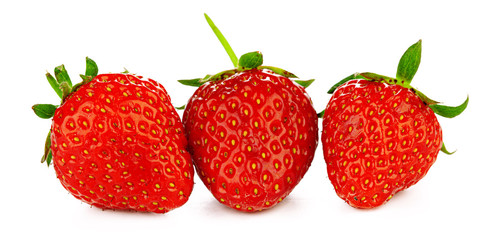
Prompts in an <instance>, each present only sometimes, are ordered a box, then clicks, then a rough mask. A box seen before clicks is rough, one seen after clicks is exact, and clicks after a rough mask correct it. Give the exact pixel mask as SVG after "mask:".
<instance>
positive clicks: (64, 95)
mask: <svg viewBox="0 0 498 240" xmlns="http://www.w3.org/2000/svg"><path fill="white" fill-rule="evenodd" d="M59 87H60V88H61V91H62V101H64V99H66V98H67V96H69V94H71V90H72V87H71V86H69V83H68V82H61V83H60V85H59Z"/></svg>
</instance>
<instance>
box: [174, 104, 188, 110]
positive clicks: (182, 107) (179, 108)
mask: <svg viewBox="0 0 498 240" xmlns="http://www.w3.org/2000/svg"><path fill="white" fill-rule="evenodd" d="M185 106H186V105H183V106H180V107H175V108H176V109H177V110H183V109H185Z"/></svg>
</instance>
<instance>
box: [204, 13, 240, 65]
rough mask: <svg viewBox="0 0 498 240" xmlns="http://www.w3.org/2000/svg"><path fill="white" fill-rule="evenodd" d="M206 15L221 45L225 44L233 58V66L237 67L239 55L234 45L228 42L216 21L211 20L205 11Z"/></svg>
mask: <svg viewBox="0 0 498 240" xmlns="http://www.w3.org/2000/svg"><path fill="white" fill-rule="evenodd" d="M204 17H206V21H207V22H208V24H209V26H210V27H211V29H212V30H213V32H214V34H215V35H216V37H217V38H218V40H219V41H220V43H221V45H223V48H225V51H226V52H227V54H228V56H229V57H230V60H232V63H233V67H234V68H237V67H238V66H239V59H238V58H237V55H235V52H234V51H233V49H232V47H230V44H229V43H228V41H227V39H226V38H225V36H223V34H222V33H221V31H220V30H219V29H218V27H216V25H214V22H213V21H212V20H211V18H210V17H209V16H208V15H207V14H205V13H204Z"/></svg>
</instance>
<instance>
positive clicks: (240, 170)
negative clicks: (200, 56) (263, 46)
mask: <svg viewBox="0 0 498 240" xmlns="http://www.w3.org/2000/svg"><path fill="white" fill-rule="evenodd" d="M206 19H207V20H208V22H209V23H210V25H211V26H212V27H213V26H214V25H213V23H212V22H211V20H210V19H209V17H207V15H206ZM216 30H217V29H216ZM216 30H215V33H216ZM216 34H217V36H218V37H219V36H220V35H221V33H219V31H218V32H217V33H216ZM225 41H226V40H225ZM222 42H223V40H222ZM226 45H228V44H226ZM227 52H231V49H230V50H227ZM232 53H233V52H232ZM229 55H230V54H229ZM230 56H231V57H232V60H233V59H235V60H236V61H235V62H234V66H236V67H237V68H236V69H233V70H228V71H225V72H222V73H220V74H216V75H214V76H208V78H207V79H194V80H191V81H185V80H183V81H182V80H180V81H181V82H183V83H187V84H194V85H201V86H200V87H199V88H198V89H197V91H195V93H194V95H193V96H192V97H191V98H190V100H189V102H188V104H187V106H186V109H185V112H184V114H183V123H184V125H185V130H186V132H187V138H188V143H189V144H188V146H189V151H190V153H191V154H192V158H193V161H194V165H195V166H196V170H197V173H198V175H199V177H200V178H201V180H202V181H203V183H204V184H205V185H206V187H207V188H208V189H209V190H210V191H211V193H212V194H213V196H214V197H215V198H216V199H217V200H218V201H220V202H221V203H223V204H225V205H227V206H229V207H231V208H234V209H237V210H240V211H247V212H252V211H257V210H263V209H267V208H270V207H272V206H274V205H276V204H277V203H278V202H280V201H282V200H283V199H284V198H285V197H286V196H287V195H289V193H290V192H291V191H292V189H294V187H295V186H296V185H297V184H298V183H299V181H300V180H301V179H302V177H303V176H304V174H305V173H306V171H307V170H308V168H309V166H310V164H311V161H312V160H313V156H314V153H315V149H316V146H317V143H318V119H317V114H316V112H315V110H314V108H313V106H312V103H311V100H310V98H309V97H308V95H307V94H306V92H305V90H304V87H302V86H301V85H298V84H296V83H294V82H293V81H292V80H290V79H289V77H295V76H294V75H293V74H291V73H289V72H287V71H284V70H282V69H279V68H274V67H263V66H261V64H262V55H261V53H259V52H252V53H248V54H245V55H243V56H241V58H240V61H238V64H237V58H236V57H233V56H234V55H230ZM300 83H301V84H309V83H310V82H307V81H300Z"/></svg>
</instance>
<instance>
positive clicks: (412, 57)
mask: <svg viewBox="0 0 498 240" xmlns="http://www.w3.org/2000/svg"><path fill="white" fill-rule="evenodd" d="M421 56H422V40H419V41H418V42H416V43H414V44H413V45H411V46H410V47H409V48H408V49H407V50H406V51H405V53H404V54H403V55H402V56H401V59H400V60H399V63H398V69H397V72H396V78H392V77H388V76H383V75H379V74H376V73H370V72H363V73H355V74H351V75H349V76H347V77H346V78H344V79H343V80H341V81H339V82H338V83H336V84H335V85H334V86H332V88H330V89H329V91H328V92H327V93H329V94H332V93H334V91H335V90H336V89H337V87H339V86H340V85H342V84H344V83H346V82H348V81H349V80H353V79H366V80H369V81H375V82H383V83H387V84H396V85H399V86H402V87H404V88H407V89H409V90H411V91H412V92H413V93H415V94H416V95H417V96H418V97H420V99H421V100H422V101H423V102H424V103H425V104H426V105H427V106H429V107H430V108H431V109H432V110H433V111H434V113H436V114H437V115H439V116H442V117H446V118H453V117H456V116H458V115H460V114H461V113H462V112H463V111H464V110H465V109H466V108H467V105H468V103H469V97H468V96H467V99H466V100H465V101H464V102H463V103H462V104H460V105H458V106H445V105H442V104H440V102H438V101H435V100H432V99H431V98H429V97H427V96H426V95H425V94H424V93H422V92H421V91H419V90H417V89H415V88H413V87H412V86H411V83H412V79H413V77H414V76H415V74H416V73H417V70H418V67H419V66H420V60H421ZM320 114H321V116H323V112H321V113H320ZM320 114H319V116H320ZM441 151H442V152H444V153H446V154H453V153H454V152H449V151H448V150H447V149H446V146H445V145H444V143H443V146H442V148H441Z"/></svg>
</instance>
